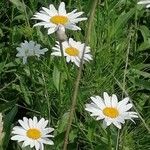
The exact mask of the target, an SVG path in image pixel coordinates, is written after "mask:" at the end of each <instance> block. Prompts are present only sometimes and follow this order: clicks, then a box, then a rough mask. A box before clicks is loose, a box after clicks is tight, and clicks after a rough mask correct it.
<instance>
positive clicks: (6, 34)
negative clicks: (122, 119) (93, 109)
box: [0, 0, 150, 150]
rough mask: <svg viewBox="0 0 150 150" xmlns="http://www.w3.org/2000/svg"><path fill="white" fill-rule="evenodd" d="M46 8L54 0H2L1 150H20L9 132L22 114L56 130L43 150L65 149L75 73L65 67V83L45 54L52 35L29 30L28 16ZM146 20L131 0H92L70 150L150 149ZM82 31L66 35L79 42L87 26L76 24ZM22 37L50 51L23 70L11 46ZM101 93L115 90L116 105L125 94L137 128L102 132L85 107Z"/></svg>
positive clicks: (84, 0)
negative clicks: (87, 56) (89, 58)
mask: <svg viewBox="0 0 150 150" xmlns="http://www.w3.org/2000/svg"><path fill="white" fill-rule="evenodd" d="M50 3H53V4H55V6H58V5H59V3H60V1H58V0H54V1H50V0H44V1H41V0H29V1H25V0H10V1H4V0H1V1H0V12H1V15H0V20H1V22H0V54H1V56H0V60H1V62H0V74H1V86H0V112H2V113H3V115H4V132H5V137H4V139H3V148H4V150H5V149H6V150H20V149H21V145H18V144H17V143H16V142H13V141H11V140H10V136H11V134H10V133H11V129H12V127H13V126H14V125H17V120H18V119H22V117H24V116H27V117H32V116H38V117H39V118H40V117H45V118H47V119H48V120H49V124H50V126H52V127H54V128H55V132H54V135H55V138H54V143H55V145H54V146H46V148H45V149H47V150H49V149H54V150H60V149H62V147H63V142H64V138H65V133H66V127H67V121H68V117H69V112H70V106H71V98H72V96H73V95H72V93H73V92H74V91H73V87H74V83H75V80H76V77H77V74H78V68H77V67H76V66H75V65H73V64H67V69H68V71H69V76H70V78H69V80H68V76H67V72H66V69H65V68H64V65H63V64H62V63H61V60H60V59H59V58H56V57H55V58H54V57H52V56H51V55H50V54H51V52H52V50H51V48H52V47H53V46H54V44H55V40H56V38H55V35H47V33H46V32H47V31H46V30H45V29H43V28H33V24H34V23H35V21H34V20H31V17H32V16H33V14H34V13H35V12H36V11H38V10H39V9H40V8H41V7H42V6H45V7H48V5H49V4H50ZM92 4H93V1H91V0H80V1H79V0H78V1H75V0H70V1H66V5H67V10H72V9H75V8H77V9H78V10H81V11H84V12H85V14H84V15H85V16H87V17H89V16H90V12H91V9H92ZM149 17H150V12H149V10H145V9H144V8H143V7H142V6H137V2H136V1H134V0H130V1H127V0H120V1H118V0H105V1H99V2H98V4H97V8H96V11H95V14H94V18H93V21H92V27H91V32H90V35H89V36H88V38H89V41H88V45H89V46H90V47H91V51H92V55H93V61H91V62H89V63H86V64H85V65H84V66H83V69H82V72H81V74H82V76H81V80H80V83H79V90H78V95H77V101H76V109H75V112H74V116H73V123H72V126H71V129H70V132H69V144H68V150H77V149H80V150H100V149H102V150H108V149H112V150H113V149H118V150H147V149H149V148H150V142H149V141H150V134H149V125H150V111H149V108H150V94H149V92H150V62H149V58H150V57H149V56H150V55H149V48H150V28H149V25H150V21H149ZM80 26H81V28H82V30H81V31H80V32H79V31H76V32H72V31H67V34H68V35H69V37H73V38H75V39H76V40H79V41H82V42H84V41H85V36H86V32H87V28H88V23H87V22H82V23H80ZM24 40H34V41H37V42H38V43H40V44H41V45H42V46H43V47H47V48H48V49H49V51H48V52H47V53H46V55H45V56H42V57H41V58H40V59H39V60H37V59H35V58H30V59H29V61H28V63H27V64H26V65H23V64H22V62H21V60H20V59H19V58H16V53H17V51H16V47H18V46H19V44H20V43H21V42H23V41H24ZM105 91H106V92H108V93H109V94H112V93H116V94H117V95H118V97H119V98H120V100H121V99H122V98H124V97H125V96H126V95H129V96H130V98H131V99H132V102H133V104H134V106H135V108H136V110H137V111H138V112H139V114H140V115H141V118H142V119H141V118H140V119H138V120H136V124H134V123H131V122H127V123H126V124H125V125H124V126H123V128H122V129H121V130H120V131H119V132H118V130H117V129H116V128H114V127H113V126H111V127H110V131H107V129H104V128H103V126H102V123H101V122H99V121H95V120H94V119H93V118H91V117H89V114H88V113H87V112H85V109H84V108H85V104H86V103H87V102H89V97H90V96H93V95H101V94H102V93H103V92H105ZM109 132H110V134H109V135H108V133H109ZM110 145H111V146H110ZM24 150H29V148H24Z"/></svg>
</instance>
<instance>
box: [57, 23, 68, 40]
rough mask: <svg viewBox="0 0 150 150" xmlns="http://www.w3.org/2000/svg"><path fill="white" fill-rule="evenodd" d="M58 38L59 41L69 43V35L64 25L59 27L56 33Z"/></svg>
mask: <svg viewBox="0 0 150 150" xmlns="http://www.w3.org/2000/svg"><path fill="white" fill-rule="evenodd" d="M56 34H57V38H58V40H59V41H67V39H68V38H67V35H66V32H65V28H64V26H62V25H59V27H58V30H57V31H56Z"/></svg>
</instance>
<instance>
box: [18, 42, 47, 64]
mask: <svg viewBox="0 0 150 150" xmlns="http://www.w3.org/2000/svg"><path fill="white" fill-rule="evenodd" d="M16 49H17V51H18V53H17V55H16V56H17V57H20V58H22V59H23V64H25V63H27V58H28V57H30V56H37V57H38V58H39V57H40V55H43V54H44V53H45V52H47V51H48V49H47V48H44V49H41V45H40V44H36V43H35V42H34V41H29V42H28V41H25V42H24V43H21V44H20V47H17V48H16Z"/></svg>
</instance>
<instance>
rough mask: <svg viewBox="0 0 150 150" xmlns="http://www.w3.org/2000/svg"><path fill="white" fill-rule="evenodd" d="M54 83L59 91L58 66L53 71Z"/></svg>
mask: <svg viewBox="0 0 150 150" xmlns="http://www.w3.org/2000/svg"><path fill="white" fill-rule="evenodd" d="M53 82H54V85H55V87H56V89H57V90H58V91H59V84H60V71H59V70H58V69H57V67H56V66H54V70H53Z"/></svg>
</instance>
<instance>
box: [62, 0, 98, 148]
mask: <svg viewBox="0 0 150 150" xmlns="http://www.w3.org/2000/svg"><path fill="white" fill-rule="evenodd" d="M97 3H98V0H94V1H93V7H92V10H91V14H90V18H89V23H88V31H87V32H86V33H87V34H86V36H85V37H86V39H85V45H84V48H83V53H82V57H81V62H80V67H79V70H78V75H77V78H76V81H75V87H74V92H73V96H72V105H71V109H70V112H69V118H68V123H67V129H66V134H65V139H64V146H63V150H67V145H68V138H69V133H70V129H71V125H72V121H73V115H74V111H75V106H76V101H77V94H78V89H79V83H80V79H81V72H82V69H83V58H84V53H85V48H86V45H87V44H88V42H89V37H90V34H91V27H92V22H93V19H94V14H95V10H96V6H97Z"/></svg>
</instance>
